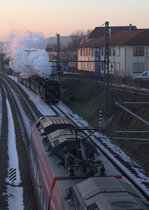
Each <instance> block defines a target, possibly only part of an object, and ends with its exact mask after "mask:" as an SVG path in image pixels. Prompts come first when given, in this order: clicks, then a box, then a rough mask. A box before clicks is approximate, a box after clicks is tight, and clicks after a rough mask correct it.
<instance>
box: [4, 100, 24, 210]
mask: <svg viewBox="0 0 149 210" xmlns="http://www.w3.org/2000/svg"><path fill="white" fill-rule="evenodd" d="M6 103H7V110H8V116H9V118H8V155H9V164H8V165H9V166H8V174H9V170H10V169H11V168H16V180H15V181H14V183H12V181H11V180H10V179H9V177H7V178H6V182H7V183H9V184H10V185H7V195H8V208H9V209H10V210H14V209H19V210H22V209H24V206H23V189H22V187H20V186H19V184H20V182H21V180H20V170H19V163H18V155H17V150H16V136H15V129H14V121H13V117H12V112H11V107H10V104H9V102H8V99H7V101H6Z"/></svg>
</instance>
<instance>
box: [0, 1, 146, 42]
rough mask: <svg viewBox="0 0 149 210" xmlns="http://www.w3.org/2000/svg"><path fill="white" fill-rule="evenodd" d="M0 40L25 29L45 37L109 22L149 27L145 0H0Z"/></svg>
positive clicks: (84, 29) (91, 27)
mask: <svg viewBox="0 0 149 210" xmlns="http://www.w3.org/2000/svg"><path fill="white" fill-rule="evenodd" d="M0 1H1V4H0V41H6V40H8V39H9V38H8V37H9V36H10V34H12V33H15V34H18V33H24V32H25V31H27V30H30V31H32V32H41V33H43V35H44V36H45V37H50V36H55V35H56V33H59V34H61V35H70V34H72V33H73V32H76V31H77V30H81V31H87V30H88V29H90V30H92V29H94V28H95V27H96V26H101V25H102V24H104V23H105V21H109V25H111V26H115V25H118V26H120V25H122V26H123V25H129V24H132V25H136V26H137V27H138V28H149V0H141V1H140V0H104V1H103V0H0Z"/></svg>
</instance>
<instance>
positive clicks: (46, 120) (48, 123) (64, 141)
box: [35, 116, 97, 155]
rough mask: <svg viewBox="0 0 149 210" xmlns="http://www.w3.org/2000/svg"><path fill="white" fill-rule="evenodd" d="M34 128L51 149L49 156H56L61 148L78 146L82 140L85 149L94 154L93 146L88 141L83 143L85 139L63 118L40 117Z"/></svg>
mask: <svg viewBox="0 0 149 210" xmlns="http://www.w3.org/2000/svg"><path fill="white" fill-rule="evenodd" d="M35 124H36V127H38V128H39V130H40V132H41V133H42V134H43V135H45V136H46V139H47V141H48V143H49V146H50V147H51V150H50V151H51V152H50V154H51V155H52V154H58V152H59V150H60V149H61V148H64V147H65V148H66V147H67V146H69V147H73V146H78V145H79V144H80V143H79V141H77V139H78V140H80V139H82V140H84V144H85V146H86V148H88V149H89V150H90V151H92V152H94V153H96V152H97V150H96V149H95V146H93V144H92V143H91V142H89V141H85V137H84V136H83V135H82V134H81V133H80V132H77V131H76V130H75V127H74V125H73V124H72V123H71V122H70V121H69V120H68V119H66V118H65V117H61V116H46V117H41V118H40V119H39V120H38V121H37V122H36V123H35Z"/></svg>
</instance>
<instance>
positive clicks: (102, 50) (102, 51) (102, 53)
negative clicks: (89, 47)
mask: <svg viewBox="0 0 149 210" xmlns="http://www.w3.org/2000/svg"><path fill="white" fill-rule="evenodd" d="M101 55H102V56H104V48H101Z"/></svg>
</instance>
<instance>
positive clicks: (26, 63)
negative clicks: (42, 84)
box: [7, 31, 52, 77]
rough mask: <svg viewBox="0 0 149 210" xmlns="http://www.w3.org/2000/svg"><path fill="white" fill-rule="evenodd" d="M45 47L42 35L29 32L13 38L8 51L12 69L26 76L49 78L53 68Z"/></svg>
mask: <svg viewBox="0 0 149 210" xmlns="http://www.w3.org/2000/svg"><path fill="white" fill-rule="evenodd" d="M45 47H46V39H45V38H44V37H43V36H42V34H41V33H33V32H31V31H27V32H26V33H24V34H21V35H17V36H12V39H11V41H10V46H9V50H8V49H7V55H9V57H10V64H9V65H10V67H11V68H12V69H13V70H14V71H16V72H19V73H21V74H23V75H26V76H30V75H39V76H42V77H49V76H50V74H51V73H52V67H51V62H49V56H48V53H47V52H46V51H45Z"/></svg>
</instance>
